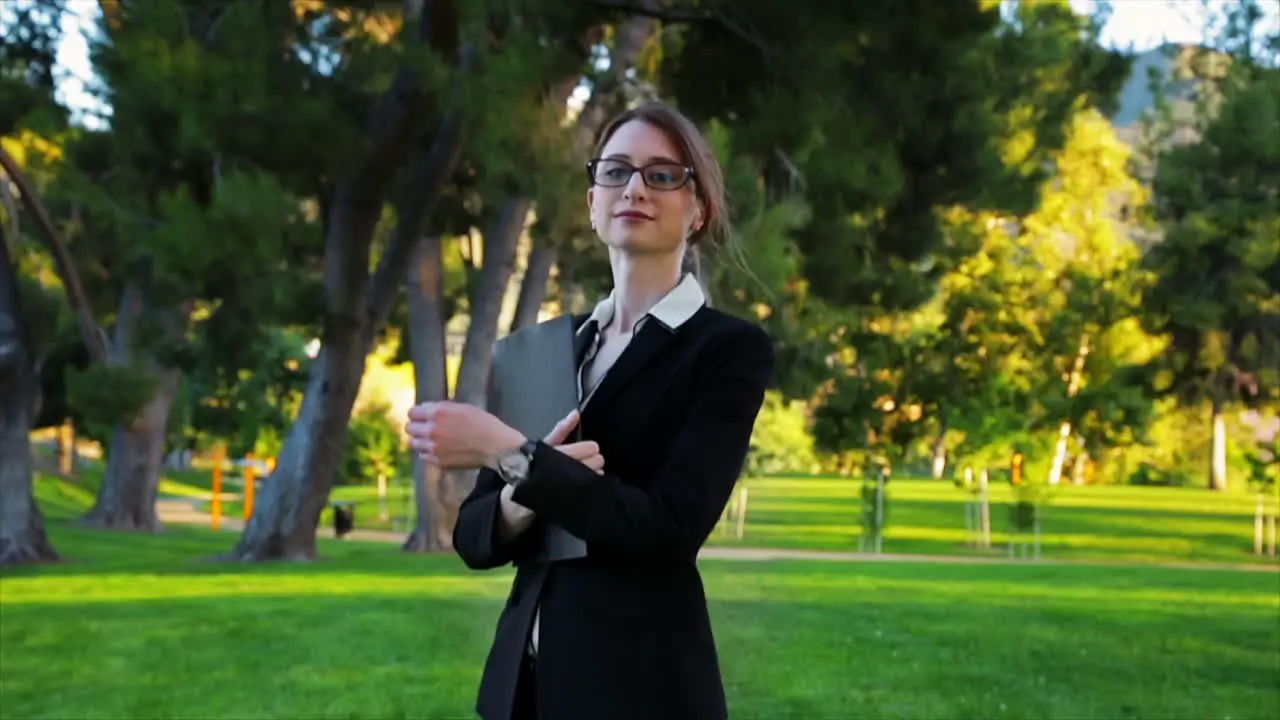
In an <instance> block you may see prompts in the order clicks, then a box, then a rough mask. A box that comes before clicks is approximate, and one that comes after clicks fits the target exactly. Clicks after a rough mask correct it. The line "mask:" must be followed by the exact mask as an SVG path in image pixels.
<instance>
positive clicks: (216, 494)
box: [209, 450, 222, 531]
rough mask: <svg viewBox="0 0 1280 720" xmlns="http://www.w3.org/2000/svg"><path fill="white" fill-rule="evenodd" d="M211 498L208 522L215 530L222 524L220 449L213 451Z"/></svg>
mask: <svg viewBox="0 0 1280 720" xmlns="http://www.w3.org/2000/svg"><path fill="white" fill-rule="evenodd" d="M212 493H213V498H212V499H211V500H210V502H209V512H210V515H211V517H210V521H209V524H210V525H211V526H212V527H213V529H214V530H215V531H216V530H217V529H218V528H219V527H221V526H222V451H221V450H215V451H214V453H213V487H212Z"/></svg>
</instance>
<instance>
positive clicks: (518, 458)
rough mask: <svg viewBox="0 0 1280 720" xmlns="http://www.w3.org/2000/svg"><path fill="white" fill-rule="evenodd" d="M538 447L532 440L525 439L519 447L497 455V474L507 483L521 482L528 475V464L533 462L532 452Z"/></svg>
mask: <svg viewBox="0 0 1280 720" xmlns="http://www.w3.org/2000/svg"><path fill="white" fill-rule="evenodd" d="M537 449H538V443H536V442H534V441H533V440H527V441H525V443H524V444H523V445H521V446H520V448H519V449H517V450H513V451H512V452H509V453H506V454H504V455H499V456H498V475H500V476H501V477H502V479H503V480H505V481H506V482H507V484H508V485H515V484H517V483H520V482H523V481H524V479H525V478H527V477H529V464H530V463H531V462H533V453H534V452H535V451H536V450H537Z"/></svg>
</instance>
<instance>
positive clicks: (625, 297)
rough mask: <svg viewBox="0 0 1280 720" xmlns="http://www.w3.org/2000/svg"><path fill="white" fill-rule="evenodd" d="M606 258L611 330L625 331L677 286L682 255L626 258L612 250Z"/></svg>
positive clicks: (625, 255) (627, 256)
mask: <svg viewBox="0 0 1280 720" xmlns="http://www.w3.org/2000/svg"><path fill="white" fill-rule="evenodd" d="M610 256H611V257H610V261H611V263H610V264H611V265H612V266H613V297H614V306H613V312H614V320H615V323H614V329H616V330H621V331H628V330H630V329H631V328H633V327H635V324H636V323H637V322H639V320H640V318H642V317H644V316H645V314H646V313H648V312H649V310H650V309H652V308H653V306H654V305H657V304H658V301H659V300H661V299H662V298H663V297H665V296H666V294H667V293H669V292H671V291H672V290H673V289H675V287H676V285H679V284H680V260H681V257H682V253H675V254H674V255H665V254H664V255H628V254H626V253H622V252H618V251H616V250H615V251H614V252H612V253H610Z"/></svg>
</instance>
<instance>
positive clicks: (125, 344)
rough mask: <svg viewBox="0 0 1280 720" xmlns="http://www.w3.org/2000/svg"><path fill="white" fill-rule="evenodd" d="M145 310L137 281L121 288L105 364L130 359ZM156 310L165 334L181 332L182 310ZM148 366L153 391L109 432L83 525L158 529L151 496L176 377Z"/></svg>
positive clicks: (170, 371) (157, 480)
mask: <svg viewBox="0 0 1280 720" xmlns="http://www.w3.org/2000/svg"><path fill="white" fill-rule="evenodd" d="M151 307H152V306H151V305H150V303H149V302H148V298H147V297H146V296H145V293H144V292H143V290H142V284H141V283H138V282H133V283H130V284H129V285H127V286H126V287H125V290H124V293H123V294H122V295H121V298H120V310H119V312H118V314H117V319H116V327H115V337H114V338H113V340H112V344H111V356H110V358H109V362H112V363H126V362H129V361H130V359H131V358H132V356H133V353H134V352H135V350H136V349H137V348H135V347H134V346H135V342H136V339H135V333H136V332H137V327H138V323H139V321H140V320H141V319H142V318H143V317H144V316H146V315H147V314H148V313H149V312H157V311H153V310H152V309H151ZM158 312H159V313H160V319H161V320H162V321H164V322H165V323H166V324H167V326H168V328H167V329H168V332H169V333H171V334H172V335H175V336H181V335H182V334H183V332H184V331H185V328H186V324H187V318H188V317H189V313H188V311H187V310H186V309H181V310H159V311H158ZM143 352H146V351H145V350H144V351H143ZM148 364H149V366H150V367H151V370H152V371H153V372H155V373H156V375H157V376H158V378H159V381H160V382H159V384H158V386H157V388H156V393H155V395H154V396H153V397H152V398H151V400H150V401H149V402H148V403H147V404H146V405H145V406H144V407H143V409H142V412H140V413H138V416H137V417H136V418H132V419H131V420H130V422H128V423H127V424H126V425H124V426H119V425H118V426H116V427H115V428H114V429H113V430H112V433H111V444H110V446H109V447H108V449H107V469H106V472H105V473H103V475H102V485H101V486H100V487H99V488H98V497H97V499H96V500H95V501H94V504H93V507H92V508H90V510H89V512H88V513H86V514H85V516H84V518H83V522H84V523H85V524H87V525H91V526H94V527H101V528H107V529H112V530H146V531H156V530H159V529H160V520H159V518H158V517H157V516H156V510H155V503H156V492H157V491H158V489H159V487H160V471H161V470H162V469H163V466H164V449H165V448H164V446H165V439H166V430H167V428H168V423H169V412H170V411H171V410H172V409H173V403H174V400H175V399H176V398H177V396H178V383H179V380H180V379H181V373H180V372H179V371H178V370H175V369H172V368H162V367H160V366H159V365H158V364H157V363H156V362H155V361H154V359H152V358H150V357H148Z"/></svg>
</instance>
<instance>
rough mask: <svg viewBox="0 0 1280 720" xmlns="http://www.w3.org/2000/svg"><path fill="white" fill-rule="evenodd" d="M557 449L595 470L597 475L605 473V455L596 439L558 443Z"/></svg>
mask: <svg viewBox="0 0 1280 720" xmlns="http://www.w3.org/2000/svg"><path fill="white" fill-rule="evenodd" d="M556 449H557V450H559V451H560V452H562V453H564V454H565V455H568V456H569V457H571V458H573V459H574V460H577V461H578V462H580V463H582V464H583V465H586V466H587V467H589V468H591V469H592V470H595V471H596V474H597V475H603V474H604V456H603V455H601V454H600V446H599V445H597V444H596V442H595V441H594V440H583V441H582V442H576V443H569V444H568V445H556Z"/></svg>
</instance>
